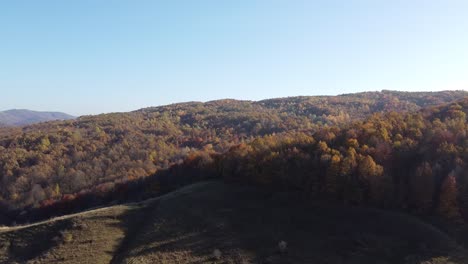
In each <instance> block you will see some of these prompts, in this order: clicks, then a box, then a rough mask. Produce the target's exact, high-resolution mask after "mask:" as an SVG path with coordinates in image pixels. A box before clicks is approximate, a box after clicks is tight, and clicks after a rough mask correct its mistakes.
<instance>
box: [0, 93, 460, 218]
mask: <svg viewBox="0 0 468 264" xmlns="http://www.w3.org/2000/svg"><path fill="white" fill-rule="evenodd" d="M467 94H468V93H467V92H464V91H445V92H433V93H431V92H425V93H409V92H396V91H382V92H368V93H359V94H347V95H340V96H310V97H291V98H279V99H271V100H264V101H259V102H252V101H237V100H218V101H212V102H207V103H199V102H190V103H181V104H174V105H167V106H160V107H152V108H145V109H141V110H137V111H134V112H129V113H114V114H104V115H97V116H82V117H79V118H77V119H74V120H66V121H54V122H45V123H40V124H34V125H29V126H25V127H22V128H1V129H0V157H1V158H0V181H1V183H2V184H1V185H0V210H2V208H3V209H4V210H18V211H19V212H21V211H22V210H23V209H31V208H38V207H42V206H44V205H47V204H50V203H51V202H53V201H56V200H60V199H63V198H66V199H68V198H70V197H75V196H76V195H78V194H80V193H81V194H82V193H83V192H89V191H93V192H94V191H98V190H100V191H106V190H112V189H114V188H115V186H116V184H120V183H123V182H129V181H133V180H137V179H140V178H144V177H147V176H150V175H154V174H155V173H156V172H158V171H163V170H166V169H168V168H170V167H171V166H173V165H175V164H180V163H182V162H183V161H184V160H185V159H187V158H188V157H190V155H195V154H196V153H198V152H199V151H203V152H205V153H206V155H207V156H210V155H213V154H220V153H224V152H226V151H228V150H229V149H230V148H232V147H235V146H237V145H239V144H241V143H248V142H252V141H254V140H255V139H256V138H258V137H264V136H268V135H273V134H282V133H298V132H301V133H305V134H307V135H309V136H310V135H315V136H314V137H317V138H320V139H323V141H326V140H333V138H330V137H333V135H335V132H336V131H335V130H340V129H342V128H346V127H348V126H350V125H352V124H355V123H356V122H362V121H364V120H366V119H368V118H370V117H372V116H373V115H375V114H376V113H389V112H394V113H395V115H404V114H405V113H415V112H418V111H420V110H421V109H423V107H424V108H430V107H431V106H435V105H440V104H446V103H450V102H453V101H454V100H461V99H463V98H464V97H466V96H467ZM360 130H362V128H361V127H358V126H356V127H355V129H354V130H352V131H360ZM352 131H350V132H352ZM405 133H406V132H405ZM411 133H412V132H411ZM411 133H410V132H408V133H407V134H408V135H410V134H411ZM447 135H448V134H446V135H445V136H447ZM400 136H402V137H406V134H401V135H400ZM370 139H373V142H372V144H370V143H369V144H370V145H373V146H374V145H375V144H374V143H375V142H377V141H376V140H374V139H376V135H375V136H374V137H371V138H370ZM363 140H364V141H365V140H367V139H364V138H363ZM411 140H413V141H414V140H415V138H412V139H411ZM418 140H419V139H418ZM369 144H368V145H369ZM383 146H385V145H382V146H381V147H383ZM374 147H375V146H374ZM370 150H372V149H370ZM366 155H367V153H366ZM66 195H68V196H66ZM0 220H1V219H0Z"/></svg>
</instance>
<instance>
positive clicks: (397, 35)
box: [0, 0, 468, 115]
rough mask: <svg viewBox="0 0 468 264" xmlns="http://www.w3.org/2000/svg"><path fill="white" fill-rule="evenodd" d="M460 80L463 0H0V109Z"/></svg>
mask: <svg viewBox="0 0 468 264" xmlns="http://www.w3.org/2000/svg"><path fill="white" fill-rule="evenodd" d="M466 88H468V1H466V0H459V1H452V0H446V1H445V0H444V1H443V0H433V1H431V0H387V1H379V0H369V1H352V0H342V1H330V0H328V1H325V0H324V1H312V0H308V1H306V0H304V1H293V0H282V1H275V0H265V1H254V0H236V1H220V0H212V1H207V0H197V1H191V0H185V1H178V0H167V1H157V0H148V1H145V0H137V1H132V0H128V1H118V0H113V1H105V0H78V1H63V0H56V1H51V0H41V1H36V0H30V1H25V0H13V1H2V2H1V3H0V94H1V99H0V100H1V102H0V110H5V109H10V108H28V109H33V110H58V111H64V112H68V113H71V114H75V115H80V114H95V113H102V112H113V111H128V110H134V109H138V108H142V107H146V106H154V105H161V104H168V103H174V102H180V101H207V100H212V99H220V98H237V99H252V100H258V99H264V98H272V97H284V96H295V95H318V94H339V93H349V92H358V91H371V90H372V91H375V90H382V89H394V90H409V91H416V90H443V89H466Z"/></svg>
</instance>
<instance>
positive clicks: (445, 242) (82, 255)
mask: <svg viewBox="0 0 468 264" xmlns="http://www.w3.org/2000/svg"><path fill="white" fill-rule="evenodd" d="M280 241H284V242H285V243H283V246H284V245H286V246H285V248H284V249H285V250H284V251H283V252H281V251H280V250H279V247H278V244H279V243H280ZM215 251H216V254H214V252H215ZM465 256H466V252H465V249H464V248H462V247H461V246H459V245H457V244H456V243H455V242H454V241H453V240H452V239H451V238H450V237H448V236H447V235H446V234H444V233H443V232H441V231H439V230H437V229H436V228H434V227H432V226H431V225H428V224H425V223H423V222H421V221H419V220H417V219H416V218H413V217H410V216H407V215H403V214H398V213H390V212H384V211H380V210H374V209H365V208H351V207H346V208H343V207H338V206H330V205H328V206H324V205H318V204H311V203H304V202H301V201H300V199H296V198H295V197H294V196H293V195H291V194H287V193H280V194H274V195H272V194H268V193H263V192H260V191H258V190H255V189H252V188H250V187H241V186H236V185H226V184H223V183H221V182H207V183H200V184H195V185H192V186H189V187H185V188H183V189H181V190H179V191H176V192H173V193H170V194H168V195H165V196H163V197H161V198H158V199H153V200H150V201H147V202H144V203H141V204H128V205H120V206H113V207H109V208H103V209H98V210H94V211H89V212H84V213H80V214H76V215H72V216H67V217H62V218H58V219H53V220H50V221H46V222H43V223H40V224H36V225H30V226H24V227H15V228H7V229H4V230H3V231H0V263H128V264H130V263H131V264H137V263H219V264H220V263H271V264H275V263H278V264H279V263H308V264H310V263H324V264H325V263H330V264H338V263H349V264H354V263H356V264H357V263H359V264H366V263H369V264H370V263H372V264H378V263H382V264H384V263H388V264H394V263H404V264H410V263H417V264H420V263H424V264H435V263H437V264H439V263H456V264H463V263H465V264H466V263H468V258H466V257H465Z"/></svg>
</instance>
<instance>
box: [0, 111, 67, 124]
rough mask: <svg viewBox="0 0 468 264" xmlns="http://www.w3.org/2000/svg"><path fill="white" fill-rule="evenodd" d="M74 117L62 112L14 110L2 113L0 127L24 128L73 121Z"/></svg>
mask: <svg viewBox="0 0 468 264" xmlns="http://www.w3.org/2000/svg"><path fill="white" fill-rule="evenodd" d="M73 118H75V117H74V116H71V115H69V114H65V113H60V112H38V111H31V110H26V109H12V110H7V111H2V112H0V126H23V125H29V124H34V123H40V122H45V121H52V120H67V119H73Z"/></svg>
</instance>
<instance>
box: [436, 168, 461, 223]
mask: <svg viewBox="0 0 468 264" xmlns="http://www.w3.org/2000/svg"><path fill="white" fill-rule="evenodd" d="M437 212H438V213H439V214H441V215H443V216H446V217H448V218H452V219H453V218H458V217H459V216H460V212H459V209H458V205H457V181H456V179H455V176H454V174H453V172H451V173H450V174H449V175H447V177H445V179H444V181H443V183H442V186H441V189H440V194H439V203H438V207H437Z"/></svg>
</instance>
